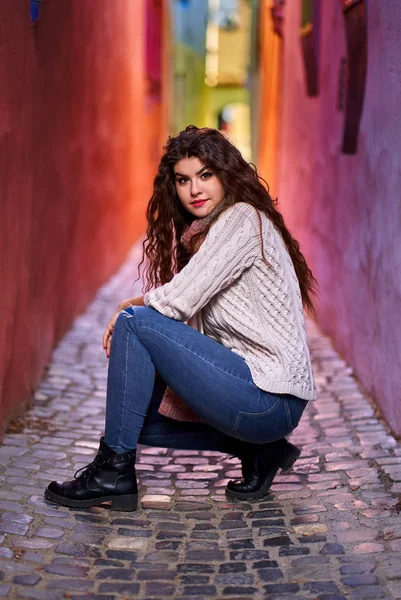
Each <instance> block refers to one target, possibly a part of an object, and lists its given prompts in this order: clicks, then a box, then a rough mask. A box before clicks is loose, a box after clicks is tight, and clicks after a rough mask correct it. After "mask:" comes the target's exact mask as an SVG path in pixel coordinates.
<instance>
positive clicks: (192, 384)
mask: <svg viewBox="0 0 401 600" xmlns="http://www.w3.org/2000/svg"><path fill="white" fill-rule="evenodd" d="M156 371H157V372H158V374H159V376H160V379H156ZM166 385H168V386H169V387H170V388H171V389H172V390H173V391H174V392H176V393H177V394H178V396H180V398H181V399H182V400H183V401H184V402H185V403H186V404H187V405H188V406H189V407H190V408H191V409H193V410H194V411H195V412H196V413H197V414H198V415H199V416H200V417H201V418H202V420H203V421H204V423H183V422H176V421H173V420H172V419H169V418H167V417H163V416H162V415H159V414H158V413H157V408H158V405H159V404H160V400H161V398H162V395H163V392H164V389H165V386H166ZM306 404H307V402H306V401H305V400H302V399H300V398H297V397H296V396H292V395H290V394H273V393H269V392H265V391H263V390H261V389H260V388H258V387H257V386H256V385H255V384H254V383H253V380H252V376H251V373H250V370H249V367H248V365H247V364H246V362H245V361H244V359H242V358H241V357H240V356H238V355H237V354H235V353H234V352H232V351H231V350H229V349H228V348H226V347H224V346H222V345H221V344H219V343H217V342H216V341H214V340H212V339H211V338H208V337H207V336H205V335H203V334H201V333H199V332H198V331H196V330H194V329H192V328H191V327H189V326H188V325H186V324H185V323H181V322H179V321H175V320H173V319H170V318H168V317H165V316H164V315H162V314H160V313H158V312H157V311H155V310H153V309H152V308H147V307H142V306H136V307H129V308H127V309H125V310H123V311H122V312H121V313H120V315H119V316H118V319H117V322H116V325H115V328H114V332H113V337H112V342H111V352H110V359H109V372H108V381H107V404H106V431H105V442H106V443H107V444H108V445H109V446H110V447H111V448H113V449H114V450H116V451H117V452H119V453H120V452H126V451H127V450H130V449H133V448H136V445H137V443H142V444H148V445H157V446H165V447H178V448H180V447H186V448H187V447H192V448H198V449H216V450H221V451H223V452H229V451H230V448H231V447H233V446H232V442H233V441H235V439H237V440H242V441H247V442H252V443H257V444H258V443H259V444H261V443H266V442H273V441H275V440H278V439H280V438H282V437H285V436H286V435H288V434H289V433H290V432H291V431H292V430H293V429H294V428H295V427H296V426H297V425H298V422H299V420H300V418H301V415H302V413H303V411H304V409H305V406H306ZM233 438H234V440H233ZM191 442H192V443H191Z"/></svg>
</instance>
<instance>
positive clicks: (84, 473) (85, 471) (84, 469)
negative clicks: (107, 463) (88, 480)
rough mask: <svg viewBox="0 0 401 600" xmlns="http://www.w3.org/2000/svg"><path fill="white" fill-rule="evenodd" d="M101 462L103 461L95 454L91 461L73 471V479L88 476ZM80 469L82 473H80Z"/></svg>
mask: <svg viewBox="0 0 401 600" xmlns="http://www.w3.org/2000/svg"><path fill="white" fill-rule="evenodd" d="M101 464H103V463H102V462H100V460H99V459H98V457H97V456H95V458H94V459H93V461H92V462H91V463H89V465H86V466H85V467H81V468H80V469H78V471H75V473H74V479H79V478H81V477H88V476H89V475H90V474H91V473H93V471H94V470H95V469H96V468H97V467H99V466H100V465H101ZM81 471H82V473H81ZM78 473H81V474H80V475H78Z"/></svg>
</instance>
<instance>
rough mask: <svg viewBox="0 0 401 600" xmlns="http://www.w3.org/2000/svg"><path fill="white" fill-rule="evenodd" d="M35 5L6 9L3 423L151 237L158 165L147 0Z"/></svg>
mask: <svg viewBox="0 0 401 600" xmlns="http://www.w3.org/2000/svg"><path fill="white" fill-rule="evenodd" d="M28 7H29V3H28V2H27V1H24V0H3V2H1V4H0V39H1V40H2V51H1V54H0V82H1V89H0V226H1V236H0V281H1V289H2V292H1V294H0V314H1V321H2V327H1V328H0V400H1V406H0V423H4V422H5V421H7V419H9V418H10V417H12V416H13V415H16V414H19V413H21V412H22V410H23V409H24V407H25V406H26V405H27V403H28V402H29V399H30V397H31V393H32V391H33V390H34V389H35V388H36V386H37V385H38V382H39V380H40V377H41V374H42V372H43V368H44V366H45V365H46V363H47V362H48V360H49V357H50V354H51V351H52V348H53V347H54V344H55V343H56V342H57V341H58V340H59V339H60V337H61V336H62V335H63V334H64V333H65V332H66V330H67V329H68V327H69V326H70V324H71V321H72V319H73V318H74V316H75V315H77V314H78V313H79V312H80V311H82V309H83V308H84V307H85V305H86V304H87V303H88V301H89V300H90V299H91V298H92V297H93V295H94V293H95V291H96V289H97V288H98V287H99V285H100V284H101V283H102V282H104V281H105V280H106V279H107V278H108V277H109V276H110V274H112V273H113V272H114V271H115V269H116V268H117V267H118V265H119V264H120V263H121V261H122V260H123V259H124V257H125V255H126V253H127V251H128V249H129V247H130V246H131V244H132V243H133V242H134V241H135V240H136V239H137V238H138V236H139V235H140V234H141V233H142V231H143V228H144V209H145V205H146V203H147V201H148V198H149V195H150V190H151V184H152V178H153V175H154V167H155V165H154V163H152V161H151V158H150V157H151V154H152V153H151V150H150V148H149V144H151V142H152V140H151V137H150V136H149V132H148V123H149V119H150V116H149V115H148V114H147V113H146V106H145V73H144V64H145V63H144V30H145V29H144V23H145V8H146V7H145V3H144V1H143V0H135V1H134V2H133V1H132V0H118V1H113V2H110V0H96V2H93V0H68V1H67V2H65V1H64V2H61V1H60V2H51V1H47V0H45V1H44V2H43V4H42V8H41V17H40V20H39V21H38V23H37V24H36V25H35V26H33V25H32V24H31V22H30V19H29V9H28ZM135 277H136V274H135V273H133V280H134V279H135ZM114 308H115V307H114V306H110V311H112V310H114ZM0 433H1V431H0Z"/></svg>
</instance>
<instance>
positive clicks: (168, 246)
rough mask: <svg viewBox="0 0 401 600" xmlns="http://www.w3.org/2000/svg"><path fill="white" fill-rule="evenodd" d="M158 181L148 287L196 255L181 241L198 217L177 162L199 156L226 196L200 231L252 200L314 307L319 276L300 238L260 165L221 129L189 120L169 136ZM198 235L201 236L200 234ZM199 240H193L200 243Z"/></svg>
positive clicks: (150, 216)
mask: <svg viewBox="0 0 401 600" xmlns="http://www.w3.org/2000/svg"><path fill="white" fill-rule="evenodd" d="M163 150H164V152H163V155H162V158H161V161H160V164H159V168H158V172H157V175H156V177H155V180H154V190H153V195H152V197H151V199H150V201H149V204H148V208H147V211H146V217H147V221H148V227H147V232H146V233H147V236H146V238H145V240H144V242H143V255H142V260H141V262H140V264H139V272H140V268H141V266H142V264H143V263H144V262H145V261H146V264H147V267H146V270H145V273H144V276H145V283H146V285H145V291H148V290H149V289H151V288H152V287H157V286H159V285H163V284H164V283H167V282H168V281H170V280H171V279H172V278H173V277H174V275H175V274H176V273H177V272H178V271H180V270H181V269H182V268H183V267H184V266H185V265H186V264H187V262H188V261H189V259H190V256H191V254H190V253H188V251H186V250H185V248H184V247H183V245H182V244H181V242H180V238H181V235H182V233H183V230H184V228H185V227H186V226H188V225H190V224H191V222H192V221H193V220H194V219H195V218H196V217H194V216H193V215H191V214H190V213H189V212H188V211H186V210H185V209H184V208H183V206H182V204H181V202H180V200H179V198H178V195H177V192H176V187H175V178H174V165H175V164H176V163H177V162H178V161H179V160H181V159H183V158H191V157H197V158H199V160H200V161H201V162H202V163H203V164H205V165H206V166H207V167H208V168H210V169H211V170H212V171H213V173H215V175H217V176H218V177H219V179H220V181H221V183H222V185H223V188H224V191H225V196H224V198H223V200H222V201H221V202H220V204H219V205H218V207H217V208H216V209H215V210H214V211H213V213H212V214H211V218H210V219H209V220H208V224H207V227H206V229H205V230H203V231H202V233H201V235H203V236H205V235H206V234H207V231H208V230H209V228H210V226H211V225H212V224H213V223H214V221H216V219H217V218H218V217H219V215H220V214H221V213H222V212H223V211H224V210H225V209H227V208H228V207H229V206H232V205H233V204H235V203H236V202H247V203H248V204H251V205H252V206H254V207H255V208H256V209H258V210H259V211H261V212H263V213H265V215H266V216H267V217H268V218H269V219H270V221H271V222H272V223H273V224H274V226H275V227H276V229H277V230H278V231H279V232H280V234H281V236H282V238H283V241H284V243H285V246H286V248H287V250H288V252H289V254H290V256H291V259H292V262H293V265H294V268H295V272H296V275H297V278H298V282H299V286H300V290H301V295H302V302H303V304H304V307H305V308H307V309H308V310H309V311H310V312H312V313H313V312H314V308H313V303H312V299H311V296H312V294H313V293H315V292H316V290H317V283H316V279H315V278H314V276H313V274H312V271H311V270H310V269H309V267H308V265H307V263H306V260H305V258H304V256H303V255H302V253H301V251H300V249H299V244H298V242H297V241H296V240H295V239H294V238H293V237H292V235H291V234H290V232H289V231H288V229H287V227H286V226H285V223H284V219H283V217H282V215H281V213H280V212H279V211H278V210H277V208H276V206H277V200H272V198H271V197H270V195H269V191H268V190H269V186H268V184H267V183H266V182H265V180H264V179H263V178H262V177H260V175H258V172H257V169H256V167H255V165H253V164H252V163H248V162H247V161H246V160H245V159H244V158H243V157H242V155H241V153H240V152H239V150H238V149H237V148H236V147H235V146H234V145H233V144H232V143H231V142H230V141H229V140H228V139H227V138H226V137H225V136H224V135H223V134H222V133H220V132H219V131H218V130H217V129H210V128H206V127H205V128H203V129H198V128H197V127H195V126H194V125H189V126H188V127H186V129H185V130H184V131H181V132H180V133H179V134H177V135H175V136H172V137H169V138H168V141H167V144H166V146H165V147H164V149H163ZM195 237H196V236H195ZM196 241H197V240H195V242H194V245H195V244H196Z"/></svg>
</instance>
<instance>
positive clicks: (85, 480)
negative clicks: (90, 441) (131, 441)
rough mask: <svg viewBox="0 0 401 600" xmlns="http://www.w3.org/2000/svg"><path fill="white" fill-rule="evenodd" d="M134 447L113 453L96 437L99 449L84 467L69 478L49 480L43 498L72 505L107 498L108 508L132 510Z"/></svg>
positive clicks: (135, 498) (81, 505) (134, 501)
mask: <svg viewBox="0 0 401 600" xmlns="http://www.w3.org/2000/svg"><path fill="white" fill-rule="evenodd" d="M135 459H136V450H129V451H128V452H124V453H123V454H117V452H115V451H114V450H112V449H111V448H110V447H109V446H108V445H107V444H106V443H105V442H104V440H103V438H101V439H100V446H99V451H98V453H97V455H96V457H95V459H94V460H93V462H91V463H90V465H88V466H87V467H83V469H79V471H82V473H81V474H80V475H79V476H78V477H77V474H78V473H79V471H77V472H76V473H75V475H74V480H73V481H65V482H64V483H57V481H52V482H51V483H50V484H49V485H48V487H47V488H46V490H45V498H47V500H51V501H52V502H56V503H57V504H62V505H63V506H71V507H73V508H87V507H89V506H98V505H99V504H102V503H103V502H110V501H111V506H110V508H111V510H126V511H132V510H136V509H137V506H138V486H137V482H136V473H135Z"/></svg>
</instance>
